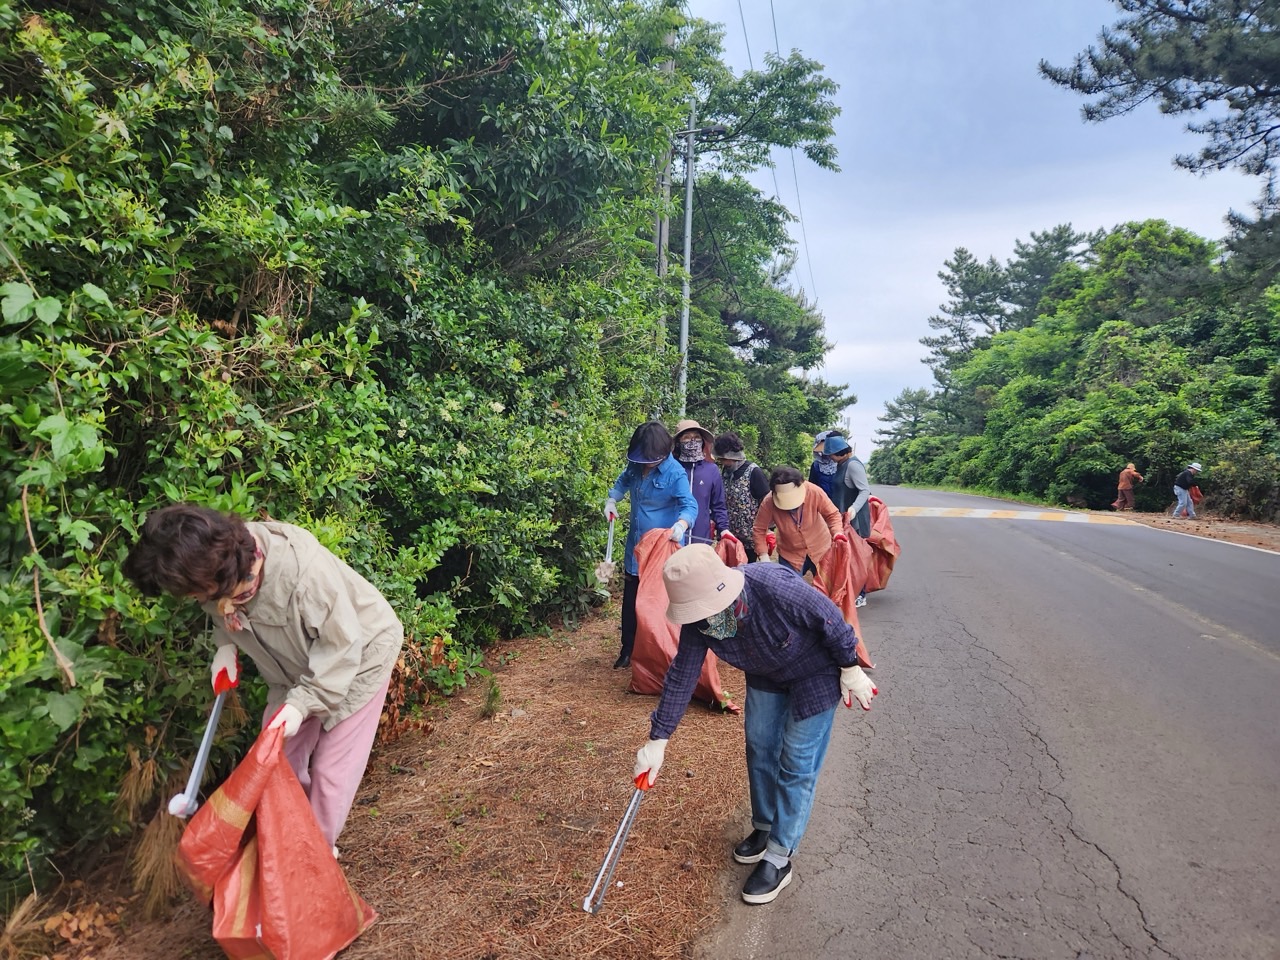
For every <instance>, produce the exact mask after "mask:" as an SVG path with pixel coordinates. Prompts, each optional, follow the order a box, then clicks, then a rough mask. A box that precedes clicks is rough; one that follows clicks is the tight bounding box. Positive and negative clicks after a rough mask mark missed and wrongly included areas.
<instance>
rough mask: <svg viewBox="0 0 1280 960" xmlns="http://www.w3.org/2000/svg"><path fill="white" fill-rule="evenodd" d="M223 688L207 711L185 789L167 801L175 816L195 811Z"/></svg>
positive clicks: (214, 731)
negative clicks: (204, 724)
mask: <svg viewBox="0 0 1280 960" xmlns="http://www.w3.org/2000/svg"><path fill="white" fill-rule="evenodd" d="M228 692H229V691H227V690H223V691H222V692H221V693H220V694H218V696H217V699H215V700H214V701H213V709H212V710H210V711H209V723H208V725H207V726H206V727H205V728H204V739H203V740H201V741H200V749H199V750H198V751H197V752H196V762H195V763H193V764H192V765H191V776H189V777H187V789H186V790H184V791H182V793H178V794H174V796H173V799H172V800H170V801H169V812H170V813H171V814H173V815H174V816H175V817H181V818H182V819H184V820H185V819H186V818H187V817H189V816H191V815H192V814H193V813H195V812H196V807H198V806H199V805H200V801H199V800H197V799H196V798H197V797H198V796H199V795H200V781H201V780H203V779H204V768H205V767H207V766H208V765H209V751H210V749H211V748H212V747H213V735H214V734H215V733H217V732H218V718H219V717H220V716H222V704H223V703H225V702H226V699H227V693H228Z"/></svg>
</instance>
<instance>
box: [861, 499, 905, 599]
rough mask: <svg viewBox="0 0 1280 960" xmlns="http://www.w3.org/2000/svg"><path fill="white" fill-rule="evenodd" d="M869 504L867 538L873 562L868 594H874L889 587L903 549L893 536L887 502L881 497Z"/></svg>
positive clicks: (871, 500) (868, 582) (868, 581)
mask: <svg viewBox="0 0 1280 960" xmlns="http://www.w3.org/2000/svg"><path fill="white" fill-rule="evenodd" d="M868 502H869V503H870V504H871V536H869V537H867V543H868V544H870V546H871V560H872V562H871V569H870V571H869V575H868V577H867V584H866V588H867V593H872V592H874V591H876V590H883V589H884V588H885V587H887V586H888V585H889V575H890V574H891V573H893V565H894V563H895V562H897V559H898V554H900V553H901V552H902V548H901V547H900V546H898V541H897V539H896V538H895V537H894V535H893V523H892V521H890V520H889V508H888V507H887V506H885V502H884V501H883V500H881V499H880V498H879V497H872V498H871V499H870V500H869V501H868Z"/></svg>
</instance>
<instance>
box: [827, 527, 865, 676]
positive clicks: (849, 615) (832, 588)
mask: <svg viewBox="0 0 1280 960" xmlns="http://www.w3.org/2000/svg"><path fill="white" fill-rule="evenodd" d="M844 532H845V540H844V541H843V542H840V541H837V542H835V543H833V544H832V545H831V549H830V550H828V551H827V552H826V555H825V556H823V558H822V562H821V563H819V564H818V569H817V572H816V573H814V575H813V585H814V587H816V588H817V590H818V592H819V593H823V594H825V595H826V596H827V597H828V599H830V600H831V602H832V603H834V604H835V605H836V606H837V607H839V608H840V613H841V614H842V615H843V616H844V620H845V623H847V624H849V626H851V627H853V635H854V636H855V637H857V638H858V641H857V647H856V650H857V654H858V664H859V665H860V666H864V667H870V666H874V664H872V662H871V654H870V653H869V652H868V651H867V645H866V643H865V642H864V641H865V638H864V636H863V633H862V627H861V625H860V624H859V623H858V608H857V606H856V604H855V602H854V601H856V600H857V599H858V593H859V592H860V591H861V590H862V583H861V580H860V577H862V576H863V575H864V574H865V571H866V569H867V566H866V564H867V561H869V559H870V555H871V548H870V547H869V546H867V543H866V541H865V540H863V539H862V538H861V537H860V536H858V534H857V532H856V531H854V529H853V528H852V527H851V526H850V525H849V524H848V523H846V524H845V527H844Z"/></svg>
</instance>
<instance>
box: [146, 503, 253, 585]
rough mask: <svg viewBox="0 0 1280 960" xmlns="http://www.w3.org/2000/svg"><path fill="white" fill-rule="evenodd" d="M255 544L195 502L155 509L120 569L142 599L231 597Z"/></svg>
mask: <svg viewBox="0 0 1280 960" xmlns="http://www.w3.org/2000/svg"><path fill="white" fill-rule="evenodd" d="M256 550H257V544H256V543H255V541H254V539H253V534H251V533H250V532H249V528H248V527H247V526H246V525H245V522H244V520H242V519H241V518H240V517H238V516H236V515H235V514H229V513H221V512H220V511H218V510H212V509H210V508H209V507H201V506H197V505H196V504H194V503H175V504H173V505H172V506H168V507H162V508H161V509H159V510H154V511H152V512H151V514H150V515H149V516H148V517H147V522H146V523H144V524H143V525H142V532H141V534H140V535H139V537H138V542H137V543H136V544H134V546H133V549H131V550H130V551H129V555H128V556H127V557H125V560H124V563H123V564H122V565H121V570H122V571H123V572H124V575H125V576H126V577H128V578H129V579H130V580H132V581H133V582H134V584H136V585H137V587H138V589H139V590H141V591H142V593H143V594H144V595H145V596H148V597H154V596H158V595H159V594H161V593H169V594H172V595H174V596H177V597H188V596H195V597H198V598H200V599H201V600H206V599H213V598H215V597H225V596H230V595H231V593H232V592H233V591H234V590H235V588H236V586H237V585H238V584H240V583H241V582H243V581H244V580H246V579H248V577H249V574H250V572H251V570H252V569H253V561H254V553H255V551H256Z"/></svg>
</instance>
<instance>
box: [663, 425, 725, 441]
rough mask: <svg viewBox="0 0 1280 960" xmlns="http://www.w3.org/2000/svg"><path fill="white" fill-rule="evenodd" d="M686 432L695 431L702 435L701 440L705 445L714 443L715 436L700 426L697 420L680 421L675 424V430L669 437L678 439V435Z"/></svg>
mask: <svg viewBox="0 0 1280 960" xmlns="http://www.w3.org/2000/svg"><path fill="white" fill-rule="evenodd" d="M686 430H697V431H698V433H700V434H702V439H703V440H705V441H706V442H707V443H711V444H713V443H715V442H716V437H715V434H713V433H712V432H711V431H710V430H708V429H707V428H706V427H704V426H703V425H702V424H700V423H699V422H698V421H697V420H681V421H680V422H679V423H677V424H676V428H675V430H674V431H672V434H671V435H672V436H673V437H676V438H679V436H680V434H682V433H684V432H685V431H686Z"/></svg>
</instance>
